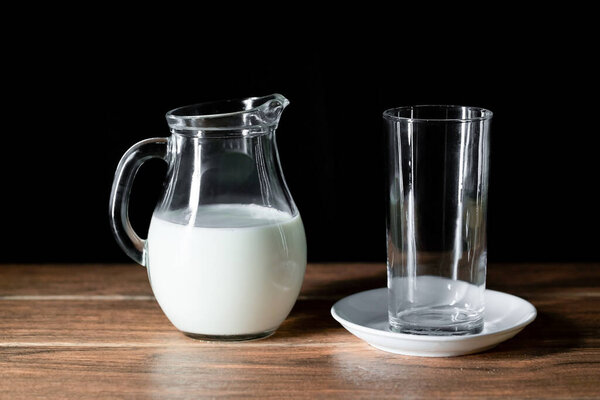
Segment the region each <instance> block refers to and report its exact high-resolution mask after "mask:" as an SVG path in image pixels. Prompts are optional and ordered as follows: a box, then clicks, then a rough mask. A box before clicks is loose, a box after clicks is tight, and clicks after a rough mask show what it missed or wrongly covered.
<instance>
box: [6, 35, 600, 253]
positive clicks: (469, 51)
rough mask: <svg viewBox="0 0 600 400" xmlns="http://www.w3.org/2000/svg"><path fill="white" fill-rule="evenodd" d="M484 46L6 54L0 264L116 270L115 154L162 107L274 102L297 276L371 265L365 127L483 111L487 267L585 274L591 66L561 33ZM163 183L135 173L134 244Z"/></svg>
mask: <svg viewBox="0 0 600 400" xmlns="http://www.w3.org/2000/svg"><path fill="white" fill-rule="evenodd" d="M498 36H499V39H495V40H490V39H489V38H485V39H486V40H485V41H482V42H481V43H478V42H475V41H471V38H467V39H468V40H466V42H467V43H468V45H466V46H465V45H461V46H459V45H458V43H457V41H455V40H449V39H448V40H443V39H444V37H441V38H438V40H436V41H431V42H427V43H423V44H419V45H417V44H413V45H408V44H407V43H406V42H404V41H401V40H396V41H395V40H393V38H392V39H386V40H383V39H382V38H373V39H372V40H369V39H364V40H360V41H359V40H349V41H343V42H340V41H336V40H331V39H327V40H323V39H321V40H317V41H311V40H309V39H306V40H304V41H301V42H297V41H296V42H294V41H288V42H286V43H285V44H284V45H283V46H279V45H278V46H275V45H273V46H269V41H268V37H264V36H263V37H262V39H261V40H262V42H260V43H256V42H252V41H241V42H236V41H235V40H233V41H232V42H230V43H229V44H227V45H223V46H220V47H214V48H213V47H208V46H206V45H205V44H203V43H202V44H201V43H198V44H196V45H189V44H187V45H180V46H179V45H177V43H175V44H173V43H171V45H159V44H157V43H153V42H152V41H150V40H144V38H142V37H136V36H132V37H129V38H127V39H119V40H109V39H105V38H102V37H100V38H96V39H94V40H90V41H85V46H81V45H77V43H75V42H73V43H66V44H65V43H64V42H63V41H61V40H60V39H61V38H62V37H61V36H58V37H55V36H53V37H51V38H49V39H48V38H44V37H37V38H36V39H35V43H28V45H26V46H22V47H21V48H19V49H16V50H15V51H16V56H15V57H14V58H11V60H12V61H11V62H10V66H11V73H9V74H7V75H6V79H5V84H6V86H10V87H11V89H10V92H8V91H6V92H5V96H6V98H7V99H8V100H9V102H10V103H11V105H10V106H8V108H7V109H6V114H5V123H4V125H5V131H4V135H3V136H4V142H3V145H2V149H3V157H2V164H1V165H0V167H1V168H2V171H3V172H2V176H3V191H2V196H1V200H0V206H1V207H2V209H3V210H4V218H3V222H2V225H3V227H4V233H5V235H4V240H3V244H2V245H1V246H0V248H1V249H2V251H1V252H0V262H16V263H28V262H129V259H128V258H127V257H126V256H125V254H124V253H123V252H122V251H121V250H120V249H119V248H118V246H117V244H116V242H115V240H114V239H113V237H112V234H111V232H110V229H109V222H108V198H109V193H110V188H111V183H112V179H113V174H114V171H115V168H116V166H117V163H118V161H119V158H120V157H121V155H122V154H123V153H124V152H125V151H126V150H127V149H128V148H129V147H130V146H131V145H133V144H134V143H135V142H137V141H138V140H141V139H144V138H147V137H154V136H167V135H168V134H169V131H168V128H167V125H166V122H165V119H164V114H165V113H166V112H167V111H169V110H170V109H172V108H175V107H178V106H182V105H186V104H191V103H197V102H203V101H211V100H218V99H228V98H239V97H249V96H261V95H266V94H270V93H273V92H279V93H281V94H283V95H284V96H286V97H287V98H288V99H289V100H290V102H291V104H290V106H289V107H288V108H287V109H286V111H285V112H284V114H283V117H282V120H281V123H280V125H279V129H278V146H279V152H280V157H281V163H282V167H283V171H284V174H285V177H286V180H287V183H288V186H289V188H290V190H291V192H292V195H293V197H294V199H295V201H296V204H297V206H298V208H299V209H300V212H301V213H302V217H303V220H304V224H305V228H306V233H307V239H308V249H309V250H308V254H309V261H313V262H316V261H333V260H336V261H384V260H385V191H384V181H383V179H384V177H383V174H384V169H383V167H384V160H383V154H384V152H383V147H382V146H383V143H384V142H383V140H382V139H383V136H382V135H383V132H382V118H381V114H382V112H383V111H384V110H385V109H386V108H390V107H394V106H400V105H410V104H460V105H471V106H478V107H484V108H489V109H491V110H492V111H493V112H494V119H493V122H492V142H491V170H490V192H489V210H488V213H489V214H488V218H489V219H488V220H489V227H488V228H489V229H488V243H489V253H488V259H489V260H490V261H528V262H534V261H599V260H600V256H599V255H598V251H597V247H598V245H597V242H598V240H597V239H598V233H597V227H598V226H599V223H600V219H599V214H598V211H597V208H598V196H597V194H596V193H597V190H596V187H597V186H598V164H597V159H598V157H597V155H596V154H597V146H596V143H597V139H596V138H597V136H598V132H597V130H596V127H595V125H596V123H595V121H594V119H595V115H596V113H597V111H596V107H595V105H594V104H595V103H596V101H597V100H596V99H597V91H594V90H593V85H594V82H595V81H596V79H595V77H594V75H595V74H596V73H597V71H596V70H595V68H594V66H593V64H592V62H591V59H592V51H593V52H595V51H596V50H597V49H595V48H594V49H592V48H589V47H586V46H585V45H583V44H582V42H581V41H577V39H578V38H577V35H576V34H573V33H571V34H570V36H565V34H564V32H563V31H560V30H557V31H552V30H550V31H548V30H546V31H543V32H541V33H540V32H539V31H535V30H534V31H533V33H528V34H527V35H526V36H524V37H523V36H521V37H519V38H518V39H511V38H508V37H505V36H503V35H502V34H499V35H497V36H496V37H498ZM587 39H588V38H587V37H586V40H587ZM233 43H236V44H235V45H234V44H233ZM574 43H579V44H581V45H577V46H576V45H574ZM596 89H597V88H596ZM165 170H166V167H165V166H164V165H163V164H162V162H160V161H151V162H148V163H147V164H146V165H145V166H144V167H143V168H142V170H141V171H140V173H139V175H138V178H137V179H136V182H135V185H134V189H133V194H132V200H131V209H130V210H131V211H130V212H131V218H132V221H133V225H134V227H135V228H136V230H137V231H138V233H139V234H140V236H145V233H146V229H147V226H148V223H149V219H150V215H151V213H152V209H153V207H154V205H155V203H156V200H157V196H158V194H159V192H160V188H161V184H162V179H163V176H164V173H165Z"/></svg>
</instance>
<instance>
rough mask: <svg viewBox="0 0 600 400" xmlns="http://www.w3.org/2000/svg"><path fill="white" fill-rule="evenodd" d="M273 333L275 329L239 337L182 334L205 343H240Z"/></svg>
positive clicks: (262, 337)
mask: <svg viewBox="0 0 600 400" xmlns="http://www.w3.org/2000/svg"><path fill="white" fill-rule="evenodd" d="M274 333H275V329H273V330H271V331H266V332H260V333H249V334H241V335H205V334H202V333H189V332H183V334H184V335H185V336H188V337H191V338H192V339H197V340H204V341H207V342H242V341H246V340H257V339H264V338H267V337H269V336H271V335H272V334H274Z"/></svg>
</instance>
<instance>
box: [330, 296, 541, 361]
mask: <svg viewBox="0 0 600 400" xmlns="http://www.w3.org/2000/svg"><path fill="white" fill-rule="evenodd" d="M331 315H332V316H333V318H335V319H336V320H337V321H338V322H339V323H340V324H342V326H343V327H344V328H346V329H347V330H348V331H349V332H350V333H352V334H353V335H355V336H356V337H358V338H360V339H362V340H364V341H366V342H367V343H369V344H370V345H371V346H373V347H376V348H378V349H380V350H384V351H387V352H390V353H396V354H406V355H411V356H422V357H450V356H459V355H463V354H471V353H477V352H480V351H484V350H488V349H490V348H492V347H494V346H496V345H497V344H499V343H501V342H503V341H505V340H508V339H510V338H512V337H513V336H515V335H516V334H517V333H519V332H520V331H521V330H522V329H523V328H525V326H527V325H528V324H529V323H531V322H532V321H533V320H534V319H535V317H536V315H537V311H536V309H535V307H534V306H533V305H532V304H531V303H529V302H528V301H525V300H523V299H521V298H519V297H516V296H513V295H510V294H506V293H502V292H497V291H495V290H486V291H485V316H484V326H483V331H482V332H481V333H478V334H475V335H465V336H426V335H409V334H404V333H395V332H391V331H390V330H389V328H388V314H387V288H381V289H373V290H367V291H366V292H360V293H356V294H353V295H351V296H348V297H345V298H343V299H341V300H340V301H338V302H337V303H335V304H334V305H333V307H331Z"/></svg>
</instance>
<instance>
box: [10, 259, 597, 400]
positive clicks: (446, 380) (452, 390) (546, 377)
mask: <svg viewBox="0 0 600 400" xmlns="http://www.w3.org/2000/svg"><path fill="white" fill-rule="evenodd" d="M383 286H385V266H384V265H383V264H341V263H340V264H311V265H309V267H308V269H307V274H306V279H305V282H304V286H303V289H302V293H301V296H300V298H299V300H298V302H297V303H296V305H295V307H294V309H293V310H292V312H291V314H290V316H289V317H288V319H287V320H286V321H285V322H284V323H283V324H282V326H281V327H280V328H279V330H278V331H277V332H276V333H275V335H273V336H271V337H270V338H267V339H263V340H257V341H250V342H243V343H215V342H202V341H198V340H193V339H190V338H188V337H186V336H184V335H182V334H181V333H179V332H178V331H177V330H176V329H175V328H174V327H173V326H172V325H171V324H170V323H169V321H168V320H167V319H166V317H165V316H164V315H163V313H162V312H161V310H160V308H159V307H158V305H157V303H156V301H155V300H154V298H153V297H152V292H151V289H150V286H149V284H148V281H147V277H146V273H145V270H144V269H143V268H142V267H139V266H136V265H2V266H0V399H38V398H39V399H42V398H43V399H59V398H60V399H62V398H64V399H96V398H105V399H116V398H132V399H133V398H135V399H138V398H140V399H143V398H150V399H188V398H189V399H192V398H193V399H198V398H220V397H229V398H311V399H313V398H340V399H353V398H365V399H367V398H368V399H379V398H402V397H409V398H442V397H443V398H577V399H579V398H595V399H597V398H600V289H599V287H600V265H599V264H502V265H501V264H495V265H490V267H489V270H488V287H489V288H491V289H496V290H501V291H504V292H508V293H511V294H514V295H517V296H520V297H523V298H525V299H527V300H529V301H530V302H532V303H533V304H534V305H535V306H536V308H537V309H538V317H537V319H536V320H535V321H534V322H533V323H532V324H531V325H529V326H528V327H526V328H525V330H523V331H522V332H521V333H519V334H518V335H517V336H515V337H514V338H513V339H511V340H509V341H507V342H504V343H502V344H500V345H498V346H497V347H495V348H493V349H491V350H489V351H487V352H484V353H480V354H474V355H468V356H461V357H451V358H421V357H408V356H401V355H394V354H388V353H385V352H382V351H380V350H377V349H374V348H372V347H370V346H369V345H367V344H366V343H364V342H363V341H361V340H359V339H357V338H355V337H354V336H352V335H351V334H350V333H348V332H347V331H346V330H344V329H343V328H342V327H341V326H340V325H339V324H338V323H337V322H336V321H335V320H333V318H331V316H330V314H329V310H330V308H331V306H332V305H333V303H334V302H335V301H336V300H338V299H340V298H342V297H344V296H346V295H349V294H352V293H355V292H357V291H361V290H367V289H372V288H377V287H383Z"/></svg>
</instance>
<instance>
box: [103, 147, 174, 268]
mask: <svg viewBox="0 0 600 400" xmlns="http://www.w3.org/2000/svg"><path fill="white" fill-rule="evenodd" d="M167 141H168V139H167V138H151V139H145V140H142V141H141V142H138V143H136V144H134V145H133V146H131V148H130V149H129V150H127V152H126V153H125V154H123V157H121V161H119V165H118V166H117V171H116V172H115V179H114V181H113V185H112V190H111V193H110V205H109V215H110V225H111V228H112V232H113V234H114V235H115V238H116V239H117V243H119V246H121V248H122V249H123V251H125V253H126V254H127V255H128V256H129V257H131V258H132V259H133V260H134V261H135V262H137V263H138V264H141V265H142V266H144V267H146V257H145V251H146V250H145V248H146V240H145V239H142V238H140V237H139V236H138V235H137V233H135V231H134V230H133V227H132V226H131V222H130V221H129V195H130V193H131V186H132V184H133V179H134V178H135V175H136V173H137V171H138V170H139V168H140V167H141V166H142V164H143V163H144V162H145V161H147V160H149V159H151V158H160V159H163V160H165V161H166V158H167Z"/></svg>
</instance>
